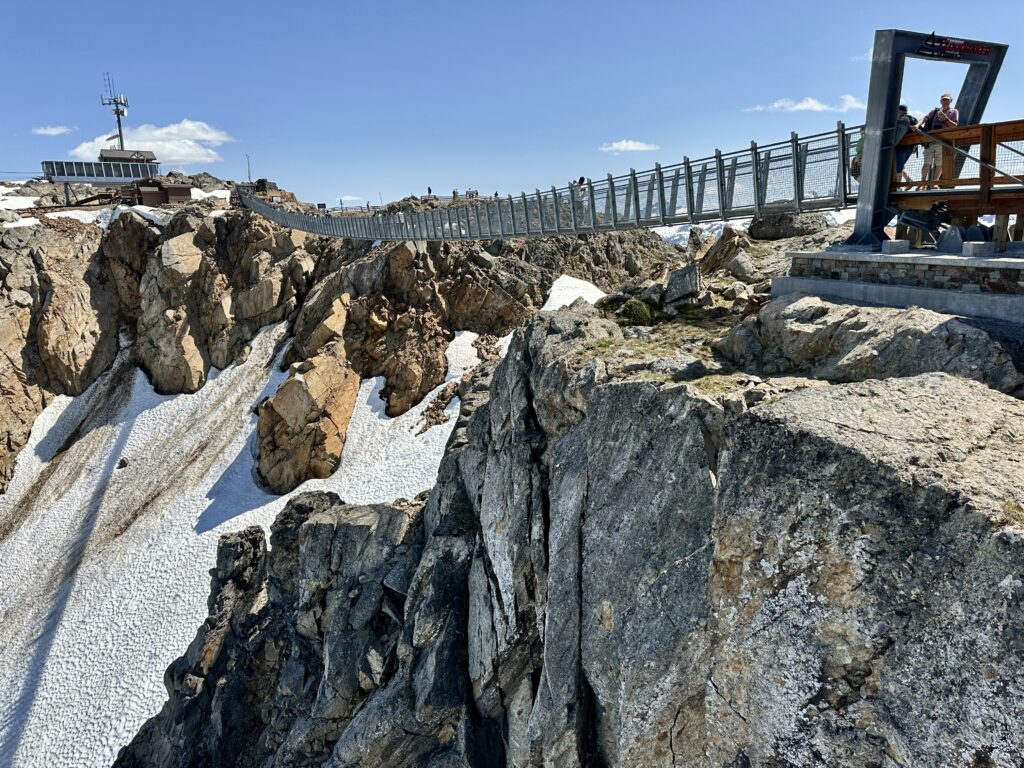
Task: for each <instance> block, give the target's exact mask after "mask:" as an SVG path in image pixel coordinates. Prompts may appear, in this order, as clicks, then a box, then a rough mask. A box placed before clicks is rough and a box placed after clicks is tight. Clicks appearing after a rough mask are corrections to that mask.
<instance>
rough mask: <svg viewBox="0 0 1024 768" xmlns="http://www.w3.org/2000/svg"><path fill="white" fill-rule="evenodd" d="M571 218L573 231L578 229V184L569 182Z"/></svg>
mask: <svg viewBox="0 0 1024 768" xmlns="http://www.w3.org/2000/svg"><path fill="white" fill-rule="evenodd" d="M569 218H570V221H571V223H572V231H573V232H575V231H576V229H577V224H576V185H575V184H573V183H572V182H569Z"/></svg>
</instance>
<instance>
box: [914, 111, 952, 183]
mask: <svg viewBox="0 0 1024 768" xmlns="http://www.w3.org/2000/svg"><path fill="white" fill-rule="evenodd" d="M952 103H953V97H952V96H951V95H950V94H948V93H944V94H942V96H941V97H940V98H939V106H938V107H936V108H935V109H933V110H932V111H931V112H929V113H928V114H927V115H925V116H924V117H922V118H921V120H920V121H919V122H918V123H917V129H918V130H921V131H924V132H925V133H931V132H932V131H940V130H942V129H943V128H955V127H956V126H958V125H960V113H959V112H958V111H957V110H956V108H954V107H952V106H950V105H951V104H952ZM929 174H930V175H929ZM941 178H942V145H941V144H939V142H937V141H930V142H928V143H927V144H926V145H925V147H924V160H923V161H922V162H921V181H922V183H924V182H928V181H938V180H939V179H941Z"/></svg>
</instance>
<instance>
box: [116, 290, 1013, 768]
mask: <svg viewBox="0 0 1024 768" xmlns="http://www.w3.org/2000/svg"><path fill="white" fill-rule="evenodd" d="M765 311H767V310H762V315H763V314H764V312H765ZM776 311H777V312H778V313H779V314H780V315H785V314H786V311H787V310H785V309H784V308H783V309H781V310H771V312H776ZM771 312H769V315H768V316H765V317H764V318H763V319H762V320H761V321H760V322H761V325H760V326H758V327H755V328H754V329H753V330H751V329H748V330H749V331H750V332H751V334H752V335H753V334H755V333H756V334H757V339H758V340H759V343H760V344H761V350H762V351H760V352H758V354H759V355H763V354H764V353H763V350H764V349H765V348H767V347H768V346H770V345H768V344H766V343H765V342H767V341H768V340H769V339H770V338H774V337H773V336H772V333H771V332H768V331H767V330H766V329H768V328H771V327H775V326H773V323H774V322H775V321H773V320H772V319H771V318H772V317H773V315H772V314H771ZM826 314H827V312H826ZM811 315H812V317H810V318H809V319H807V318H805V319H807V321H808V322H814V321H816V320H820V319H821V317H823V316H822V315H820V314H818V313H817V311H816V310H815V311H812V312H811ZM814 315H817V317H814ZM868 319H869V320H870V318H868ZM779 322H782V321H779ZM888 322H889V323H890V326H900V327H904V326H905V325H906V324H907V323H911V324H913V323H918V324H921V323H923V324H925V325H928V324H929V323H930V319H929V318H924V319H922V318H920V317H914V318H910V319H909V320H908V319H906V318H902V319H896V320H893V319H892V318H889V321H888ZM868 325H870V322H869V323H868ZM829 328H831V330H829ZM890 330H891V327H890ZM945 330H946V331H949V330H950V329H948V328H947V329H945ZM952 330H954V331H956V332H958V333H959V329H952ZM726 331H728V327H719V326H715V325H714V324H713V323H711V324H709V323H708V322H707V319H706V318H704V319H699V318H698V319H694V318H693V317H686V316H684V317H683V318H682V319H681V320H679V321H677V322H674V323H664V324H661V325H658V326H655V327H653V328H647V329H639V330H637V329H627V332H626V333H624V332H623V330H622V329H621V328H620V326H619V325H618V324H616V323H614V322H612V321H610V320H609V319H607V317H606V316H605V315H604V314H603V313H601V312H599V311H597V310H594V309H590V308H585V307H583V306H581V305H576V306H574V307H573V308H572V309H569V310H563V311H560V312H555V313H543V314H541V315H539V316H537V317H536V318H535V319H533V320H532V321H530V322H529V324H528V325H527V326H526V327H525V329H523V330H520V331H517V332H516V334H515V337H514V340H513V342H512V345H511V348H510V349H509V351H508V354H507V356H506V357H505V359H504V360H503V361H502V362H501V363H500V364H493V363H492V364H487V365H484V366H481V367H480V368H479V369H477V371H476V372H475V373H474V374H472V375H469V376H467V377H466V378H464V379H463V381H462V383H461V385H460V396H461V398H462V400H461V402H462V410H461V414H460V419H459V422H458V424H457V426H456V429H455V431H454V432H453V433H452V437H451V440H450V442H449V446H448V451H447V454H446V456H445V458H444V460H443V462H442V465H441V470H440V473H439V476H438V480H437V483H436V485H435V486H434V488H433V489H432V491H430V493H429V494H426V495H424V496H423V497H421V498H419V499H416V500H413V501H409V502H396V503H395V504H390V505H376V506H352V505H346V504H344V503H343V502H342V500H341V499H339V498H337V497H335V496H331V495H329V494H305V495H303V496H301V497H298V498H296V499H294V500H293V501H292V502H291V503H290V504H289V505H288V507H287V509H286V510H285V512H284V513H282V515H281V516H280V517H279V518H278V520H277V521H276V523H275V524H274V526H273V528H272V531H271V536H270V548H269V550H268V548H267V542H266V539H265V536H264V534H263V531H262V530H261V529H259V528H250V529H246V530H244V531H242V532H240V533H238V534H232V535H229V536H226V537H224V538H223V539H222V541H221V545H220V550H219V553H218V558H217V564H216V567H215V568H214V569H213V570H212V571H211V574H212V576H213V582H212V591H211V595H210V601H209V610H210V613H209V618H208V619H207V621H206V622H205V624H204V625H203V626H202V627H201V628H200V630H199V632H198V633H197V635H196V638H195V641H194V642H193V643H192V645H191V646H190V647H189V648H188V650H187V652H186V653H185V655H184V656H182V657H181V658H180V659H179V660H178V661H176V662H175V663H174V664H173V665H172V666H171V667H170V668H169V669H168V671H167V674H166V678H165V682H166V687H167V691H168V696H169V699H168V701H167V703H166V704H165V706H164V708H163V710H162V711H161V712H160V714H158V715H157V716H156V717H154V718H153V719H152V720H150V721H149V722H148V723H147V724H146V726H145V727H144V728H143V729H142V731H141V732H140V733H139V734H138V736H137V737H136V738H135V740H134V741H133V742H132V743H131V744H130V745H128V746H127V747H126V748H125V749H124V750H123V751H122V752H121V754H120V757H119V758H118V761H117V765H120V766H142V765H146V766H206V765H222V766H256V765H260V766H267V765H275V766H278V765H279V766H284V765H288V766H357V765H360V766H371V765H419V766H455V765H465V766H488V765H493V766H506V765H507V766H529V765H541V764H543V765H555V766H572V765H608V766H651V765H663V766H693V767H701V768H704V767H706V768H725V767H727V766H728V767H729V768H742V767H750V766H766V767H767V766H772V767H775V768H779V767H781V766H818V765H820V766H851V767H852V766H861V767H863V766H879V767H881V766H886V767H887V768H888V767H889V766H965V767H967V766H973V767H974V768H978V767H980V766H1000V767H1003V766H1006V767H1009V766H1016V765H1020V762H1019V761H1020V755H1021V753H1022V751H1024V736H1022V734H1021V731H1020V729H1019V727H1018V722H1017V720H1018V713H1019V712H1020V711H1021V709H1022V707H1024V693H1022V691H1024V676H1022V669H1024V667H1022V665H1021V661H1022V658H1021V656H1022V653H1024V506H1022V504H1024V471H1022V470H1024V403H1022V402H1021V401H1020V400H1018V399H1014V398H1013V397H1010V396H1008V395H1006V394H1003V393H1001V392H999V391H997V390H995V389H992V388H989V387H988V386H986V385H985V384H984V383H983V382H984V381H990V382H991V381H1002V382H1004V383H1005V384H1006V386H1004V387H1003V388H1004V389H1012V388H1015V387H1016V386H1017V385H1018V384H1019V378H1018V379H1017V380H1015V381H1012V382H1011V380H1010V378H1011V377H1012V374H1013V368H1012V365H1011V366H1010V367H1009V368H1008V369H1004V370H1003V375H1002V376H1001V377H999V376H997V377H996V379H994V380H993V379H990V378H987V377H986V376H985V375H976V376H973V377H971V378H974V379H978V380H977V381H972V380H970V379H965V378H961V377H958V376H953V375H949V373H942V372H935V371H942V370H944V369H943V367H942V364H944V363H946V362H948V361H949V360H954V361H955V362H954V363H953V366H954V368H955V370H954V371H953V372H954V373H958V374H959V373H962V372H963V371H965V370H966V371H970V365H966V366H962V365H961V364H962V363H963V362H964V361H965V360H968V357H965V356H964V354H963V350H962V349H961V347H962V346H964V345H965V344H966V345H968V346H971V347H972V349H973V350H974V351H973V352H971V353H970V355H973V357H970V360H971V361H973V362H975V363H977V364H978V365H990V364H991V363H992V362H993V361H994V362H995V363H996V364H997V365H999V364H1002V363H1005V362H1006V361H1005V360H1002V359H1001V358H999V357H998V351H997V350H993V349H992V348H991V347H990V346H986V345H990V342H988V341H987V339H974V338H966V339H965V338H964V337H963V336H962V335H961V337H958V339H957V344H958V345H959V346H958V348H957V349H956V350H954V351H956V352H960V353H961V354H959V355H940V354H937V353H935V354H930V355H929V356H926V357H928V359H931V360H933V361H934V363H933V364H930V365H922V366H919V368H918V369H917V370H914V371H907V372H906V373H913V374H915V375H912V376H907V377H904V378H896V377H891V378H885V379H871V380H867V381H862V382H853V383H843V384H832V385H829V384H826V383H825V382H823V381H821V380H820V379H811V378H801V377H799V376H788V377H778V378H776V379H773V380H762V379H761V378H759V376H757V375H755V374H752V373H745V372H743V371H733V370H730V369H727V368H723V367H722V364H721V363H720V362H715V361H714V360H713V359H712V358H711V357H710V356H707V354H706V352H702V351H701V350H706V347H707V344H708V341H709V337H714V338H721V337H722V336H723V335H724V334H725V333H726ZM791 331H792V329H791ZM807 333H808V334H810V335H811V336H813V337H815V338H821V337H828V338H830V339H835V338H836V333H835V328H834V327H833V326H831V325H829V323H828V322H821V323H819V324H818V325H817V326H814V327H812V328H811V329H810V330H808V331H807ZM776 335H778V334H776ZM783 335H784V334H783ZM866 335H867V336H868V337H869V338H877V336H878V334H877V333H875V334H874V335H872V334H871V333H868V334H866ZM890 336H894V337H896V338H899V339H900V341H899V344H900V347H899V348H900V349H903V350H904V353H905V354H914V353H915V352H916V351H921V350H924V351H927V350H936V349H938V348H939V346H941V345H942V344H946V343H947V341H948V338H949V334H948V333H944V334H940V337H939V338H938V339H937V340H936V339H932V338H930V337H929V336H928V334H914V333H904V334H901V333H899V332H895V333H891V334H890ZM915 345H916V346H915ZM937 345H938V346H937ZM732 346H733V347H735V346H736V345H732ZM839 346H840V347H841V346H842V345H841V344H839ZM681 348H686V349H689V350H690V352H689V353H687V352H682V351H681ZM698 348H700V349H698ZM790 349H791V348H790ZM666 350H671V356H669V357H666V356H665V355H666ZM849 352H850V350H846V353H847V354H849ZM692 353H697V354H692ZM922 356H925V355H922ZM993 356H994V357H993ZM759 359H760V360H761V361H762V362H763V359H762V358H759ZM781 359H782V358H781V357H780V356H779V355H775V356H774V357H772V360H773V361H775V362H778V361H779V360H781ZM785 359H786V360H788V361H789V362H790V363H791V364H793V365H790V366H789V367H799V366H796V365H795V364H796V363H797V362H801V361H797V360H794V358H793V357H792V355H787V356H785ZM822 360H823V356H822V355H808V356H806V359H805V360H803V362H807V366H805V368H806V367H813V365H815V364H822V365H824V363H823V362H822ZM716 366H717V367H716ZM711 368H714V370H711ZM829 370H832V369H829ZM1011 385H1012V386H1011Z"/></svg>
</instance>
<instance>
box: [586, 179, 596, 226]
mask: <svg viewBox="0 0 1024 768" xmlns="http://www.w3.org/2000/svg"><path fill="white" fill-rule="evenodd" d="M587 195H588V199H589V200H590V228H591V229H592V230H595V231H596V230H597V198H596V196H595V195H594V182H592V181H591V180H590V179H587Z"/></svg>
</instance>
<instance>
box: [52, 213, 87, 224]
mask: <svg viewBox="0 0 1024 768" xmlns="http://www.w3.org/2000/svg"><path fill="white" fill-rule="evenodd" d="M99 217H100V211H55V212H54V213H48V214H46V218H48V219H74V220H75V221H80V222H82V223H83V224H95V223H96V220H97V219H98V218H99Z"/></svg>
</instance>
